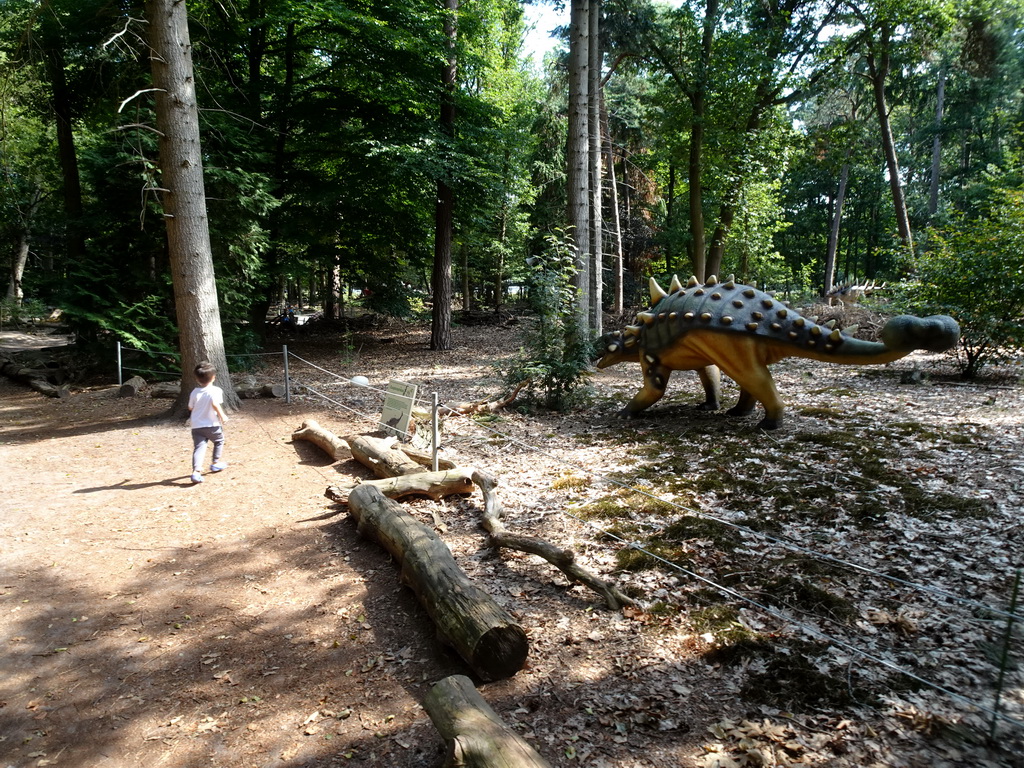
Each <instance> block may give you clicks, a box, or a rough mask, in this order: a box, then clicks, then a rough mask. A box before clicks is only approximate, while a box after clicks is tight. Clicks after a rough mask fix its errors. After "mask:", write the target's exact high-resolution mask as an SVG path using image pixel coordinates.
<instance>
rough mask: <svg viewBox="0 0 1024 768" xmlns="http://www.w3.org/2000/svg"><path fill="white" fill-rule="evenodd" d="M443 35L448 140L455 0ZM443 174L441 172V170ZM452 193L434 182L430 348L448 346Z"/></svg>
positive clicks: (448, 2) (449, 1) (447, 3)
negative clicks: (445, 49)
mask: <svg viewBox="0 0 1024 768" xmlns="http://www.w3.org/2000/svg"><path fill="white" fill-rule="evenodd" d="M444 8H445V19H444V34H445V37H447V38H448V61H447V63H446V64H445V67H444V70H443V74H442V78H441V79H442V84H443V90H442V92H441V133H442V134H443V135H444V136H445V137H446V139H447V140H448V142H449V143H451V142H454V139H455V75H456V59H455V36H456V34H457V29H458V27H457V20H458V18H457V16H458V12H459V0H444ZM449 146H450V144H449ZM442 173H444V172H442ZM454 211H455V193H454V191H453V190H452V188H451V186H450V184H449V183H448V182H447V181H446V180H445V179H438V182H437V206H436V209H435V217H434V272H433V276H432V279H431V289H432V293H433V310H432V313H431V325H430V348H431V349H434V350H440V349H451V348H452V231H453V227H454V223H453V220H454Z"/></svg>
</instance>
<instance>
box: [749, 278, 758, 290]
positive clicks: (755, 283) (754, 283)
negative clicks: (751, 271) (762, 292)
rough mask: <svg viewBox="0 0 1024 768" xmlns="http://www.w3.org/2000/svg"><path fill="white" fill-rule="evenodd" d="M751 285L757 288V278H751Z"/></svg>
mask: <svg viewBox="0 0 1024 768" xmlns="http://www.w3.org/2000/svg"><path fill="white" fill-rule="evenodd" d="M750 287H751V288H753V289H754V290H757V280H751V281H750Z"/></svg>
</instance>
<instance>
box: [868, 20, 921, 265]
mask: <svg viewBox="0 0 1024 768" xmlns="http://www.w3.org/2000/svg"><path fill="white" fill-rule="evenodd" d="M881 35H882V42H881V48H882V53H880V54H878V55H876V54H875V53H874V52H871V53H868V55H867V64H868V71H869V73H870V78H871V92H872V95H873V96H874V99H875V111H876V112H877V113H878V125H879V130H880V132H881V135H882V152H883V153H884V154H885V166H886V169H887V170H888V172H889V189H890V190H891V192H892V204H893V208H895V211H896V228H897V230H898V231H899V235H900V240H901V241H902V243H903V245H904V246H905V247H906V248H907V250H909V251H913V249H914V238H913V236H912V234H911V232H910V217H909V216H908V214H907V201H906V198H905V197H904V196H903V182H902V180H901V179H900V164H899V160H898V158H897V157H896V142H895V141H894V139H893V136H892V124H891V123H890V122H889V105H888V103H887V102H886V98H885V80H886V78H887V77H888V75H889V54H888V53H887V52H886V51H887V48H888V45H889V32H888V30H882V32H881Z"/></svg>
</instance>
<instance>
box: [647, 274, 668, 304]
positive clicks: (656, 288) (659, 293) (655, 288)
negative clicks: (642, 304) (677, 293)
mask: <svg viewBox="0 0 1024 768" xmlns="http://www.w3.org/2000/svg"><path fill="white" fill-rule="evenodd" d="M647 285H648V286H649V287H650V289H651V306H652V307H653V306H654V305H655V304H657V303H658V302H659V301H661V300H662V299H664V298H665V297H666V296H668V293H666V291H665V289H664V288H662V287H661V286H660V285H658V281H657V280H655V279H654V278H653V277H652V278H651V279H650V280H648V281H647Z"/></svg>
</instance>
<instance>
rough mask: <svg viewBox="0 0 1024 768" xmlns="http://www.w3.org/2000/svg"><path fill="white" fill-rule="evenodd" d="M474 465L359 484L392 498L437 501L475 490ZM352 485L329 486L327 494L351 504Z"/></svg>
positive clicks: (343, 502) (332, 498) (334, 499)
mask: <svg viewBox="0 0 1024 768" xmlns="http://www.w3.org/2000/svg"><path fill="white" fill-rule="evenodd" d="M473 471H474V470H473V469H472V468H468V467H467V468H462V469H459V468H455V469H440V470H438V471H437V472H418V473H416V474H415V475H399V476H398V477H384V478H381V479H380V480H364V481H363V482H362V483H360V484H359V485H357V486H355V487H356V488H358V487H359V486H360V485H372V486H374V487H375V488H376V489H377V490H379V491H380V492H381V493H382V494H383V495H384V496H386V497H387V498H389V499H401V498H404V497H406V496H429V497H430V498H431V499H433V500H434V501H437V500H438V499H440V498H442V497H444V496H455V495H458V494H463V493H472V492H473V490H474V486H473ZM352 490H353V489H352V488H343V487H341V486H338V485H332V486H329V487H328V488H327V491H326V492H325V493H324V496H326V497H327V498H329V499H330V500H331V501H336V502H338V503H339V504H347V503H348V497H349V495H350V494H351V493H352Z"/></svg>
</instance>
